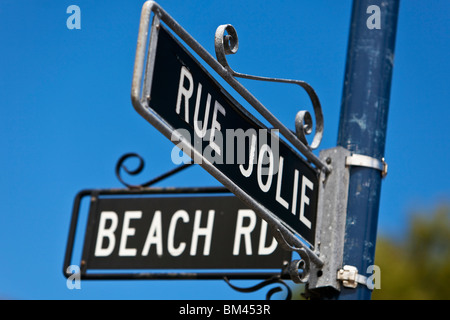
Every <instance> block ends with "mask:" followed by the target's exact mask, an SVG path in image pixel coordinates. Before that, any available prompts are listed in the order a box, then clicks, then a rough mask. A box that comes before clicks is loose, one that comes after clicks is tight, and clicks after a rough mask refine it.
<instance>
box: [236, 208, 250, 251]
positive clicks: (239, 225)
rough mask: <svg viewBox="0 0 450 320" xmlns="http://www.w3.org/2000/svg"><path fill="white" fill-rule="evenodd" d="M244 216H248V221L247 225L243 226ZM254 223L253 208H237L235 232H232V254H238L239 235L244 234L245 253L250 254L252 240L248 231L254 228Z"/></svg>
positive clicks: (239, 245)
mask: <svg viewBox="0 0 450 320" xmlns="http://www.w3.org/2000/svg"><path fill="white" fill-rule="evenodd" d="M244 218H249V219H250V223H249V225H248V226H246V227H244V226H243V224H244ZM255 225H256V215H255V213H254V212H253V210H250V209H240V210H238V216H237V219H236V233H235V234H234V246H233V255H234V256H237V255H239V250H240V247H241V237H242V236H244V242H245V253H246V255H248V256H249V255H251V254H252V240H251V238H250V233H251V232H252V231H253V229H255Z"/></svg>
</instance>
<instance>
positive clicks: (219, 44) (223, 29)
mask: <svg viewBox="0 0 450 320" xmlns="http://www.w3.org/2000/svg"><path fill="white" fill-rule="evenodd" d="M214 47H215V51H216V57H217V61H218V62H219V63H220V64H221V65H222V66H223V67H224V68H225V69H226V70H227V71H228V72H229V73H230V74H231V75H232V76H233V77H238V78H244V79H250V80H260V81H270V82H281V83H291V84H296V85H299V86H300V87H302V88H303V89H304V90H305V91H306V93H307V94H308V96H309V98H310V99H311V102H312V106H313V109H314V115H315V124H316V127H315V134H314V138H313V140H312V142H311V144H309V143H308V141H307V140H306V135H309V134H311V133H312V131H313V130H312V129H313V122H312V117H311V114H310V113H309V112H308V111H303V110H302V111H299V112H298V113H297V115H296V118H295V131H296V135H297V138H298V139H299V140H300V141H301V142H302V143H303V144H304V145H305V146H306V147H308V148H309V149H311V150H314V149H317V148H318V147H319V145H320V142H321V141H322V137H323V129H324V124H323V113H322V107H321V105H320V101H319V97H318V96H317V94H316V92H315V91H314V89H313V88H312V87H311V86H310V85H309V84H308V83H306V82H304V81H301V80H292V79H281V78H269V77H261V76H254V75H249V74H244V73H239V72H236V71H234V70H233V69H232V68H231V67H230V65H229V64H228V61H227V58H226V55H229V54H235V53H236V52H237V50H238V48H239V38H238V35H237V32H236V29H234V27H233V26H232V25H231V24H225V25H221V26H219V27H218V28H217V30H216V34H215V38H214Z"/></svg>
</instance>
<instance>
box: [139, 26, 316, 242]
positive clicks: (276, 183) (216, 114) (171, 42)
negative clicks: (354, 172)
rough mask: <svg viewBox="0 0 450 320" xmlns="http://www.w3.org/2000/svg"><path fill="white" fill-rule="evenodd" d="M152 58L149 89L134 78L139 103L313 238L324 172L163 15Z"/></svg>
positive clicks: (196, 154) (236, 188) (179, 141)
mask: <svg viewBox="0 0 450 320" xmlns="http://www.w3.org/2000/svg"><path fill="white" fill-rule="evenodd" d="M156 20H158V19H156ZM138 43H139V42H138ZM139 48H140V47H139V44H138V53H137V62H138V61H139V57H142V55H141V54H140V53H139ZM147 59H148V61H147V69H146V72H145V80H144V84H143V94H142V97H140V95H139V92H140V91H139V90H136V89H135V88H136V86H140V82H139V81H133V90H132V92H133V93H132V98H133V99H132V100H133V105H134V107H135V109H136V110H137V111H138V112H139V113H140V114H141V115H142V116H143V117H144V118H145V119H146V120H147V121H149V122H150V123H151V124H152V125H153V126H155V127H156V128H157V129H158V130H159V131H161V132H162V133H163V134H164V135H165V136H166V137H167V138H169V139H171V140H172V141H173V142H174V143H175V144H176V145H177V146H178V147H179V148H180V149H182V150H183V151H184V152H185V153H186V154H188V155H189V156H190V157H191V158H192V159H194V161H195V162H196V163H199V164H200V165H201V166H202V167H203V168H204V169H206V170H207V171H208V172H209V173H211V174H212V175H213V176H214V177H215V178H216V179H217V180H219V181H220V182H221V183H222V184H223V185H225V186H226V187H227V188H228V189H229V190H230V191H232V192H233V193H235V194H236V195H237V196H238V197H239V198H240V199H241V200H242V201H244V202H245V203H246V204H248V205H249V206H250V207H251V208H252V209H254V210H256V211H258V210H263V211H265V212H268V213H269V214H270V215H271V216H272V217H273V218H275V219H278V220H279V221H281V222H282V223H283V224H284V225H285V226H287V227H288V228H289V229H291V230H292V231H294V232H295V233H297V234H298V235H300V236H301V237H302V238H303V239H304V240H306V241H307V242H309V243H310V244H314V237H315V229H316V211H317V198H318V190H319V185H318V172H317V171H316V170H315V169H313V168H312V167H311V166H310V165H309V164H308V163H307V162H306V161H305V160H304V159H303V158H301V157H300V156H299V155H298V154H297V153H296V152H294V151H293V149H292V148H291V147H290V146H289V145H288V144H286V143H285V142H284V141H282V140H280V139H279V138H278V134H277V133H274V132H272V131H270V130H269V129H267V128H266V127H265V126H264V125H263V124H262V123H260V122H259V121H258V120H257V119H255V118H254V117H253V116H252V115H250V114H249V113H248V112H247V111H246V110H245V109H244V108H243V107H242V106H241V105H240V104H239V103H238V102H237V101H235V100H234V99H233V98H232V97H231V95H229V94H228V93H227V92H226V91H225V89H224V88H223V87H222V86H221V85H220V84H219V83H218V82H217V81H216V80H215V79H214V78H213V77H212V76H211V75H210V74H209V73H208V72H207V71H206V70H205V68H204V67H203V66H202V65H201V64H200V63H199V62H198V61H197V60H196V59H195V58H194V57H193V55H192V54H190V53H189V52H188V51H187V50H186V49H185V48H184V47H183V46H182V45H181V44H180V42H179V41H178V40H176V39H175V38H174V36H172V35H171V34H170V33H169V32H168V31H167V30H166V29H165V27H164V26H163V25H162V24H161V23H160V22H159V21H157V22H155V23H154V25H153V26H152V31H151V37H150V43H149V51H148V56H147ZM137 69H138V68H136V67H135V76H134V77H136V73H137V72H139V71H138V70H137ZM142 71H143V70H142ZM138 83H139V84H138Z"/></svg>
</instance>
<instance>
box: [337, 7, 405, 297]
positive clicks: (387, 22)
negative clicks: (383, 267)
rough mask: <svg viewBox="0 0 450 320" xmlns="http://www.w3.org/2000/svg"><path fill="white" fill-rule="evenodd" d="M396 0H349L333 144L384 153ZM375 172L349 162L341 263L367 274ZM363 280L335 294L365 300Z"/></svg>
mask: <svg viewBox="0 0 450 320" xmlns="http://www.w3.org/2000/svg"><path fill="white" fill-rule="evenodd" d="M399 2H400V0H354V2H353V9H352V18H351V27H350V36H349V43H348V49H347V50H348V51H347V62H346V70H345V81H344V88H343V95H342V103H341V114H340V120H339V133H338V142H337V144H338V146H342V147H344V148H346V149H348V150H350V151H351V152H353V153H354V154H361V155H366V156H370V157H373V158H375V159H378V160H381V159H382V158H383V157H384V151H385V142H386V128H387V118H388V110H389V98H390V90H391V79H392V70H393V62H394V48H395V37H396V30H397V18H398V11H399ZM381 179H382V178H381V174H380V171H379V170H377V169H373V168H367V167H356V166H355V167H351V171H350V186H349V196H348V206H347V220H346V230H345V243H344V265H351V266H354V267H356V268H357V269H358V272H359V274H361V275H364V276H370V275H371V274H367V268H368V267H369V266H370V265H373V264H374V255H375V243H376V237H377V224H378V209H379V202H380V190H381ZM371 294H372V291H371V290H369V289H368V288H367V287H366V286H364V285H358V287H357V288H342V290H341V292H340V293H339V294H338V296H337V298H338V299H358V300H359V299H370V298H371Z"/></svg>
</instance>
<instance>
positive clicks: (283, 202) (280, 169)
mask: <svg viewBox="0 0 450 320" xmlns="http://www.w3.org/2000/svg"><path fill="white" fill-rule="evenodd" d="M283 164H284V158H283V157H281V156H280V161H279V162H278V179H277V191H276V193H275V200H277V201H278V203H280V204H281V205H282V206H283V207H285V208H286V209H289V203H288V202H287V201H286V200H284V199H283V198H282V197H281V184H282V183H281V178H282V175H283Z"/></svg>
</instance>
